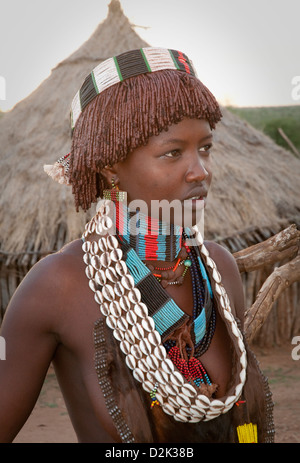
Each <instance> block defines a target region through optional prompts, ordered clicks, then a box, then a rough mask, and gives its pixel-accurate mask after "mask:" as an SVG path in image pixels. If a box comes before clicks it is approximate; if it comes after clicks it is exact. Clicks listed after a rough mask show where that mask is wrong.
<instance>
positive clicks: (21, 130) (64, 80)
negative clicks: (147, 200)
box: [0, 0, 300, 311]
mask: <svg viewBox="0 0 300 463" xmlns="http://www.w3.org/2000/svg"><path fill="white" fill-rule="evenodd" d="M158 45H159V44H158ZM142 46H147V44H146V43H145V42H144V41H143V40H142V39H141V38H140V37H139V36H138V35H137V34H136V32H135V31H134V30H133V28H132V26H131V24H130V22H129V21H128V19H127V18H126V17H125V16H124V14H123V11H122V9H121V7H120V3H119V1H118V0H112V1H111V3H110V5H109V13H108V16H107V18H106V19H105V21H103V22H102V23H101V24H99V26H98V27H97V29H96V30H95V32H94V33H93V35H92V36H91V38H90V39H89V40H88V41H87V42H85V43H84V44H83V45H82V46H81V47H80V48H79V49H78V50H77V51H76V52H75V53H73V54H72V55H71V56H69V57H68V58H67V59H66V60H64V61H63V62H61V63H59V64H58V65H57V66H56V67H55V68H54V69H53V70H52V72H51V75H50V76H49V78H47V79H46V80H45V81H44V82H43V83H42V84H41V85H40V86H39V87H38V88H37V89H36V90H35V91H34V92H33V93H32V94H31V95H30V96H29V97H28V98H26V99H25V100H23V101H22V102H20V103H18V104H17V105H16V106H15V107H14V108H13V109H12V110H11V111H10V112H9V113H7V114H5V115H4V116H3V117H2V118H1V120H0V150H1V157H0V162H1V173H2V177H1V182H0V189H1V195H0V201H1V209H0V211H1V212H0V214H1V251H0V255H1V263H2V266H1V285H2V289H1V295H2V303H1V307H2V311H3V310H4V308H5V306H6V304H7V300H8V299H9V297H10V296H11V294H12V292H13V290H14V289H15V287H16V285H17V284H18V282H19V281H20V279H21V278H22V277H23V276H24V274H25V273H26V272H27V271H28V269H29V268H30V267H31V266H32V265H33V264H34V263H35V261H36V260H37V259H39V258H40V257H41V256H43V255H45V254H47V253H49V252H53V251H55V250H57V249H59V248H60V247H61V246H62V245H63V244H64V243H65V242H67V241H70V240H72V239H75V238H78V237H79V236H80V234H81V231H82V230H83V227H84V224H85V223H86V221H87V219H88V217H89V216H90V214H91V213H92V212H93V211H91V212H90V213H87V214H84V213H78V214H77V213H76V212H75V209H74V204H73V198H72V195H71V191H70V188H68V187H66V186H61V185H58V184H56V183H55V182H53V181H51V180H50V179H49V178H48V177H47V176H46V175H45V173H44V172H43V165H44V164H48V163H50V162H53V161H55V160H56V159H57V158H59V157H60V156H61V155H63V154H66V153H68V152H69V149H70V123H69V109H70V103H71V101H72V98H73V96H74V95H75V93H76V91H77V90H78V88H79V87H80V85H81V83H82V82H83V80H84V78H85V77H86V75H87V74H88V73H89V72H90V71H91V70H92V69H93V68H94V67H95V66H96V64H98V63H99V62H100V61H102V60H104V59H106V58H108V57H110V56H112V55H115V54H118V53H121V52H123V51H125V50H128V49H133V48H139V47H142ZM199 74H200V78H201V72H199ZM213 158H214V181H213V187H212V190H211V195H210V198H209V203H208V208H207V212H206V217H205V233H206V238H210V239H216V240H219V241H221V242H222V243H223V244H224V245H225V246H227V247H228V248H229V249H230V250H231V251H237V250H239V249H241V248H242V247H245V246H249V244H252V243H253V242H257V241H259V240H262V239H264V238H267V237H268V236H270V235H271V234H273V233H276V232H278V231H279V230H281V229H282V228H283V227H285V226H286V225H287V224H288V223H293V222H294V223H299V217H300V209H299V173H300V162H299V160H297V159H296V158H295V157H294V156H293V155H292V154H291V153H290V152H288V151H285V150H284V149H282V148H280V147H279V146H277V145H275V144H274V143H273V142H272V141H271V140H270V139H269V138H268V137H266V136H264V135H263V134H262V133H261V132H259V131H257V130H255V129H254V128H252V127H251V126H250V125H249V124H247V123H246V122H243V121H241V120H240V119H238V118H237V117H236V116H234V115H233V114H231V113H229V112H228V111H226V110H225V109H224V118H223V120H222V122H221V123H220V124H219V126H218V128H217V130H216V133H215V149H214V155H213ZM226 237H227V238H226ZM4 280H5V281H4Z"/></svg>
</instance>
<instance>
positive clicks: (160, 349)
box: [154, 346, 167, 360]
mask: <svg viewBox="0 0 300 463" xmlns="http://www.w3.org/2000/svg"><path fill="white" fill-rule="evenodd" d="M154 355H155V357H157V358H158V359H159V360H164V359H165V358H166V356H167V352H166V349H165V348H164V346H156V347H155V349H154Z"/></svg>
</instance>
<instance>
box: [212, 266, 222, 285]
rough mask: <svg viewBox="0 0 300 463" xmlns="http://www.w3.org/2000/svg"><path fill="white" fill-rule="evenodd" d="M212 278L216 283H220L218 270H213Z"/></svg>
mask: <svg viewBox="0 0 300 463" xmlns="http://www.w3.org/2000/svg"><path fill="white" fill-rule="evenodd" d="M212 277H213V279H214V280H215V281H216V282H217V283H221V280H222V278H221V275H220V273H219V272H218V270H217V269H216V268H214V269H213V272H212Z"/></svg>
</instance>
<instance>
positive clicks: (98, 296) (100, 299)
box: [94, 291, 104, 304]
mask: <svg viewBox="0 0 300 463" xmlns="http://www.w3.org/2000/svg"><path fill="white" fill-rule="evenodd" d="M94 298H95V301H96V302H97V304H103V302H104V299H103V296H102V293H101V291H95V295H94Z"/></svg>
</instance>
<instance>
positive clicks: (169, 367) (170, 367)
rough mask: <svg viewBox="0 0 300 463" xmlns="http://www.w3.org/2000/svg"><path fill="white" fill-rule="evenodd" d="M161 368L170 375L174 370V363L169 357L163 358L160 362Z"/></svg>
mask: <svg viewBox="0 0 300 463" xmlns="http://www.w3.org/2000/svg"><path fill="white" fill-rule="evenodd" d="M161 368H162V370H163V371H165V372H166V373H168V374H169V375H170V374H171V373H173V372H174V363H173V362H172V360H170V359H165V360H163V361H162V362H161Z"/></svg>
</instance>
